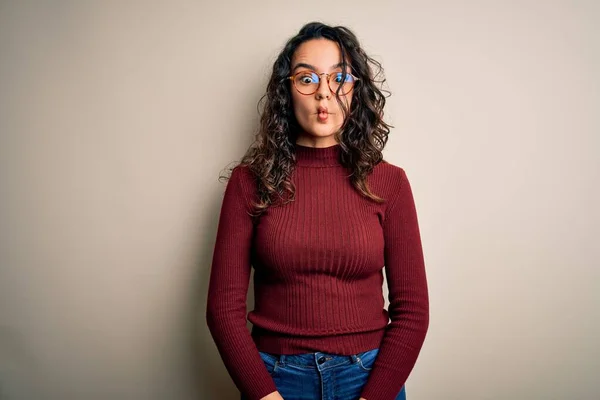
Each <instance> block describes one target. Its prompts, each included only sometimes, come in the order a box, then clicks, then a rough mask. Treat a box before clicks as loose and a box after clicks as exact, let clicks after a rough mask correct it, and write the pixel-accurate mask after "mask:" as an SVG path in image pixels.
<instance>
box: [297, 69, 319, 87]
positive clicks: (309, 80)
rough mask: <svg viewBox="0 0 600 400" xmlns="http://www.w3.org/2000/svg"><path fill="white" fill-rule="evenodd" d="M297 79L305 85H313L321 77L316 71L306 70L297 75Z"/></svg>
mask: <svg viewBox="0 0 600 400" xmlns="http://www.w3.org/2000/svg"><path fill="white" fill-rule="evenodd" d="M296 81H297V82H298V83H301V84H303V85H311V84H313V83H318V82H319V77H318V76H317V74H315V73H311V72H304V73H300V74H298V75H297V76H296Z"/></svg>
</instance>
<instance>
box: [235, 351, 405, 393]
mask: <svg viewBox="0 0 600 400" xmlns="http://www.w3.org/2000/svg"><path fill="white" fill-rule="evenodd" d="M378 353H379V349H373V350H368V351H364V352H361V353H357V354H353V355H349V356H343V355H338V354H330V353H322V352H316V353H304V354H293V355H285V354H282V355H279V354H271V353H264V352H260V356H261V358H262V360H263V362H264V363H265V366H266V367H267V371H269V374H271V377H272V378H273V381H274V382H275V386H276V387H277V390H278V391H279V393H280V394H281V396H282V397H283V399H284V400H358V399H359V398H360V393H361V391H362V388H363V387H364V385H365V384H366V383H367V379H368V378H369V373H370V372H371V369H372V368H373V363H374V362H375V359H376V358H377V354H378ZM241 399H242V400H245V399H246V397H245V396H244V395H243V394H242V397H241ZM396 400H406V390H405V387H404V386H403V387H402V389H401V390H400V393H398V396H397V397H396Z"/></svg>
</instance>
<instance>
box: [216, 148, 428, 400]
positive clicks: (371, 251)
mask: <svg viewBox="0 0 600 400" xmlns="http://www.w3.org/2000/svg"><path fill="white" fill-rule="evenodd" d="M340 151H341V148H340V145H339V144H336V145H334V146H331V147H326V148H312V147H305V146H300V145H296V159H297V164H296V169H295V170H294V172H293V175H292V180H293V182H294V183H295V185H296V200H295V201H293V202H291V203H288V204H286V205H284V206H278V207H271V208H269V209H268V210H267V212H266V213H265V214H263V215H262V216H261V218H260V219H259V220H258V222H256V223H253V221H252V218H251V217H250V216H249V215H248V212H249V211H250V201H251V200H255V199H256V197H255V196H256V191H255V181H254V179H253V177H252V176H251V173H250V170H249V169H248V168H247V167H244V166H237V167H236V168H235V169H234V170H233V172H232V175H231V178H230V180H229V181H228V183H227V187H226V189H225V194H224V198H223V204H222V208H221V212H220V218H219V225H218V231H217V238H216V244H215V248H214V254H213V260H212V269H211V274H210V282H209V289H208V298H207V300H208V301H207V310H206V318H207V323H208V327H209V329H210V332H211V335H212V337H213V339H214V341H215V343H216V345H217V349H218V351H219V353H220V355H221V357H222V359H223V362H224V364H225V367H226V368H227V371H228V372H229V374H230V375H231V378H232V379H233V381H234V383H235V384H236V386H237V387H238V389H239V390H240V391H242V392H243V393H245V394H246V395H247V396H248V398H249V399H250V400H258V399H260V398H262V397H264V396H266V395H267V394H269V393H271V392H274V391H276V390H277V388H276V386H275V383H274V382H273V379H272V378H271V377H270V376H269V373H268V372H267V369H266V368H265V366H264V364H263V361H262V359H261V358H260V355H259V354H258V351H259V350H260V351H264V352H269V353H277V354H298V353H308V352H317V351H321V352H329V353H334V354H341V355H349V354H354V353H358V352H361V351H366V350H370V349H374V348H377V347H379V354H378V356H377V359H376V361H375V364H374V368H373V370H372V371H371V372H370V376H369V380H368V382H367V384H366V385H365V387H364V389H363V391H362V397H364V398H366V399H367V400H394V399H395V398H396V395H397V394H398V392H399V391H400V389H401V388H402V385H404V383H405V381H406V379H407V378H408V376H409V374H410V372H411V370H412V369H413V366H414V365H415V362H416V360H417V356H418V355H419V352H420V350H421V347H422V345H423V341H424V340H425V336H426V332H427V329H428V326H429V297H428V291H427V280H426V274H425V266H424V262H423V251H422V247H421V238H420V234H419V226H418V222H417V213H416V209H415V204H414V201H413V195H412V192H411V187H410V184H409V181H408V179H407V177H406V174H405V172H404V170H403V169H402V168H400V167H397V166H395V165H393V164H390V163H387V162H385V161H384V162H381V163H380V164H378V165H377V166H376V167H375V169H374V170H373V173H372V174H371V175H369V177H368V179H367V183H368V185H369V188H370V189H371V191H372V192H373V193H375V194H377V195H379V196H380V197H383V198H385V199H387V200H388V201H387V202H386V203H385V204H377V203H375V202H373V201H371V200H369V199H367V198H365V197H363V196H362V195H361V194H360V193H359V192H358V191H356V190H355V189H354V188H353V186H352V185H351V184H350V181H349V180H348V178H347V175H348V174H349V171H347V170H346V169H345V168H344V167H343V166H342V165H341V164H340V163H339V161H338V160H339V154H340ZM251 266H252V267H254V269H255V271H254V296H255V303H254V310H253V311H252V312H250V313H249V314H248V320H249V321H250V322H252V324H253V328H252V333H250V332H249V331H248V329H247V327H246V296H247V291H248V285H249V281H250V271H251ZM384 266H385V273H386V278H387V284H388V288H389V302H390V305H389V313H388V310H386V309H385V308H384V297H383V291H382V284H383V273H382V270H383V268H384ZM390 320H391V322H390ZM388 323H389V324H388Z"/></svg>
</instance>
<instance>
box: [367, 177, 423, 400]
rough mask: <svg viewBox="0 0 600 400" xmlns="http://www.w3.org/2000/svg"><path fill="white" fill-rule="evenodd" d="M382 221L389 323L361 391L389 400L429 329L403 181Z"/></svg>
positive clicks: (415, 231)
mask: <svg viewBox="0 0 600 400" xmlns="http://www.w3.org/2000/svg"><path fill="white" fill-rule="evenodd" d="M390 197H391V198H390V200H389V201H390V202H389V205H388V207H387V210H386V216H385V220H384V226H383V230H384V238H385V250H384V251H385V272H386V278H387V283H388V287H389V301H390V305H389V307H388V311H389V315H390V319H391V322H390V324H388V326H387V328H386V333H385V335H384V337H383V340H382V343H381V346H380V349H379V353H378V355H377V358H376V360H375V363H374V365H373V369H372V370H371V373H370V375H369V379H368V381H367V384H366V385H365V387H364V388H363V390H362V393H361V398H362V399H363V400H364V399H367V400H394V399H395V398H396V396H397V395H398V393H399V392H400V390H401V389H402V386H403V385H404V383H405V382H406V380H407V378H408V376H409V374H410V372H411V371H412V369H413V367H414V365H415V363H416V361H417V357H418V355H419V352H420V350H421V347H422V345H423V342H424V340H425V336H426V333H427V329H428V327H429V297H428V291H427V279H426V274H425V264H424V259H423V250H422V246H421V237H420V232H419V225H418V221H417V212H416V207H415V203H414V200H413V195H412V191H411V187H410V183H409V181H408V178H407V177H406V173H405V172H404V170H403V169H400V177H399V187H398V189H397V190H396V192H395V193H394V194H393V195H391V196H390Z"/></svg>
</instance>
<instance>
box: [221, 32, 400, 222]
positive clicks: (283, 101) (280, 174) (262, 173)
mask: <svg viewBox="0 0 600 400" xmlns="http://www.w3.org/2000/svg"><path fill="white" fill-rule="evenodd" d="M312 39H329V40H331V41H333V42H335V43H337V44H338V45H339V47H340V50H341V55H342V64H341V66H342V71H346V67H347V66H348V59H349V60H350V67H351V70H352V73H353V74H354V75H356V76H357V77H358V78H359V80H358V81H357V82H356V84H355V86H354V88H353V100H352V102H351V105H350V110H348V107H347V106H346V105H345V104H344V103H343V102H342V101H341V100H340V99H339V96H336V99H337V101H338V103H339V104H340V107H341V109H342V112H343V114H344V122H343V124H342V127H341V129H340V130H339V131H337V132H336V133H335V139H336V141H337V142H338V143H339V144H340V148H341V154H340V160H339V161H340V163H341V164H342V165H343V166H344V167H346V168H347V169H348V170H349V171H351V173H350V174H349V175H348V178H349V179H350V182H351V184H352V185H353V186H354V187H355V188H356V189H357V190H358V191H359V193H361V194H362V195H363V196H365V197H367V198H369V199H371V200H372V201H375V202H377V203H382V202H384V201H385V200H384V199H382V198H380V197H378V196H377V195H375V194H373V193H372V192H371V191H370V189H369V188H368V186H367V184H366V178H367V176H368V175H369V174H370V173H371V172H372V170H373V168H374V167H375V166H376V165H377V164H379V163H380V162H381V161H383V154H382V150H383V148H384V147H385V145H386V143H387V140H388V135H389V132H390V128H392V127H393V126H391V125H389V124H387V123H386V122H384V121H383V108H384V106H385V101H386V100H385V96H384V95H383V93H382V91H385V92H386V93H388V94H389V92H388V91H386V90H383V89H382V90H380V89H379V88H378V87H377V85H376V84H377V83H379V84H382V83H383V82H385V78H382V79H381V80H379V81H378V80H376V79H377V77H378V76H379V75H381V76H382V77H383V73H382V71H383V68H382V66H381V64H380V63H379V62H378V61H376V60H375V59H373V58H371V57H369V56H368V55H367V54H366V53H365V51H364V50H363V49H362V48H361V47H360V43H359V41H358V39H357V37H356V35H355V34H354V33H353V32H352V31H351V30H350V29H348V28H346V27H344V26H334V27H332V26H329V25H325V24H323V23H320V22H310V23H308V24H306V25H304V26H303V27H302V28H301V29H300V31H299V32H298V34H297V35H296V36H294V37H292V38H290V39H289V40H288V41H287V43H286V44H285V46H284V48H283V49H282V51H281V52H280V53H279V55H278V56H277V58H276V60H275V62H274V64H273V70H272V73H271V77H270V79H269V82H268V85H267V89H266V93H265V94H264V95H263V96H262V97H261V99H260V100H259V102H258V109H259V113H260V125H259V129H258V132H257V133H256V135H255V138H254V143H253V144H252V145H251V146H250V148H249V149H248V151H247V152H246V154H245V155H244V156H243V158H242V160H241V162H240V165H243V166H248V167H249V168H250V170H251V172H252V174H253V175H254V176H255V178H256V181H257V193H258V203H254V204H253V208H254V213H253V214H251V215H253V216H254V217H258V216H260V215H261V214H262V213H263V212H264V211H265V210H266V209H267V208H268V207H269V206H271V205H273V206H275V205H277V204H278V203H279V202H280V201H283V203H282V204H286V203H287V202H289V201H293V200H294V198H295V190H296V189H295V186H294V184H293V183H292V182H291V180H290V176H291V174H292V172H293V170H294V168H295V165H296V156H295V152H294V146H295V142H296V139H297V137H298V133H299V132H300V126H299V124H298V121H297V120H296V117H295V115H294V112H293V107H292V98H291V93H290V92H291V90H293V89H292V88H291V84H290V82H288V80H287V79H286V78H287V77H288V76H289V75H290V70H291V60H292V56H293V55H294V52H295V50H296V49H297V48H298V47H299V46H300V45H301V44H302V43H304V42H306V41H308V40H312ZM371 66H374V67H375V68H372V67H371ZM338 90H339V89H338ZM261 104H262V112H261V111H260V109H261ZM233 168H235V167H232V168H230V169H229V171H230V172H231V171H232V170H233Z"/></svg>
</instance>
